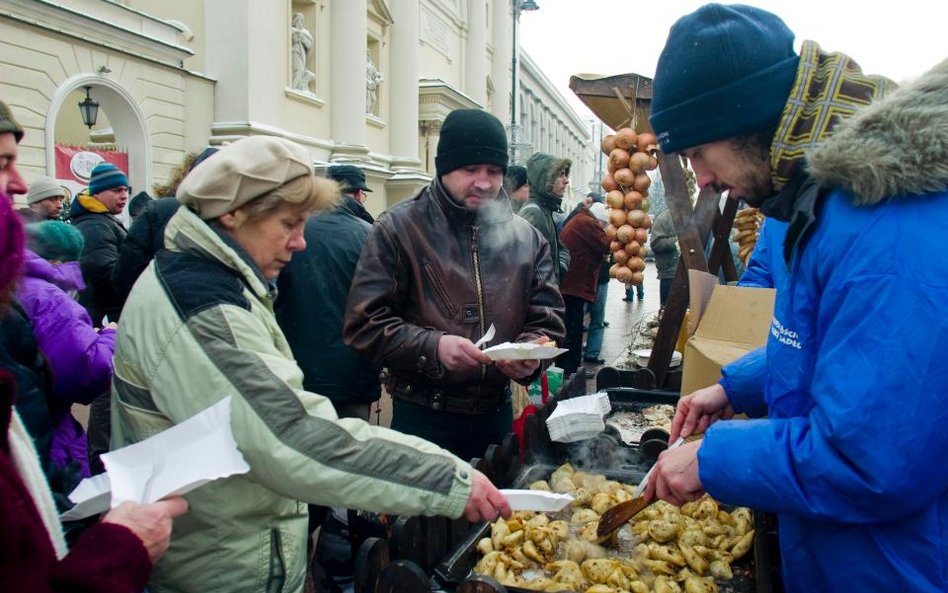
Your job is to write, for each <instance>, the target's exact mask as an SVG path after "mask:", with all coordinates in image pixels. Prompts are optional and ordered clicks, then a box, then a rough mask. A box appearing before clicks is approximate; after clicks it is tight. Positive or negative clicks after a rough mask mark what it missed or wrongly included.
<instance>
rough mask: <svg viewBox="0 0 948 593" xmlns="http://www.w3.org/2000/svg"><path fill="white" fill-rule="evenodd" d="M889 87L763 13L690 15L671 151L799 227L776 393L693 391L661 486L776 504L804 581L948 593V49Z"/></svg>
mask: <svg viewBox="0 0 948 593" xmlns="http://www.w3.org/2000/svg"><path fill="white" fill-rule="evenodd" d="M889 90H891V89H890V84H889V83H888V82H887V81H886V80H885V79H882V78H880V77H870V76H865V75H863V74H862V73H861V72H860V70H859V68H858V66H856V65H855V63H853V62H852V61H851V60H850V59H849V58H847V57H846V56H844V55H842V54H829V53H825V52H823V51H821V50H820V48H819V46H818V45H816V44H815V43H813V42H811V41H804V42H803V44H802V47H801V50H800V53H799V54H797V53H795V52H794V50H793V34H792V33H791V32H790V31H789V30H788V29H787V27H786V26H785V25H784V23H783V22H782V21H781V20H780V19H779V18H777V17H776V16H775V15H773V14H770V13H767V12H765V11H762V10H759V9H756V8H751V7H747V6H722V5H714V4H712V5H707V6H704V7H702V8H700V9H698V10H697V11H696V12H694V13H693V14H690V15H688V16H685V17H683V18H682V19H680V20H679V21H678V22H677V23H676V24H675V25H674V26H673V27H672V29H671V31H670V34H669V37H668V41H667V43H666V46H665V48H664V50H663V52H662V55H661V57H660V58H659V63H658V67H657V69H656V76H655V84H654V87H653V99H652V109H653V111H652V116H651V124H652V127H653V129H654V130H655V132H656V134H657V135H658V138H659V142H660V144H661V146H662V150H664V151H665V152H666V153H671V152H680V153H682V154H683V155H684V156H686V157H687V158H689V159H690V161H691V165H692V167H693V169H694V171H695V173H696V175H697V178H698V183H699V185H701V186H711V187H713V188H715V189H717V190H719V191H729V193H730V197H731V198H733V199H744V200H746V201H747V202H748V203H749V204H750V205H752V206H759V207H761V209H762V210H763V212H764V213H765V214H766V215H767V216H769V217H772V218H776V219H779V220H784V221H787V222H788V223H789V226H788V228H787V236H786V240H785V241H784V244H783V245H782V246H781V252H782V255H783V258H784V261H785V262H788V266H789V274H788V278H787V281H786V284H785V285H783V286H780V287H779V288H778V291H777V301H776V306H775V310H774V318H773V322H772V326H771V332H770V334H771V335H770V339H769V343H768V345H767V351H766V377H765V382H764V389H763V393H756V394H750V393H748V394H744V397H739V396H737V395H735V394H734V393H730V392H729V393H727V394H726V395H725V394H723V391H709V390H701V391H699V392H696V393H695V394H689V395H686V396H685V397H683V398H682V400H681V402H680V404H679V407H678V412H677V414H676V418H675V420H674V423H673V426H672V438H676V437H677V436H679V434H680V435H685V436H687V435H689V434H692V433H694V432H700V431H702V430H705V429H706V432H705V436H704V439H703V440H702V441H697V442H691V443H687V444H685V445H683V446H682V447H679V448H677V449H675V450H672V451H669V452H667V453H665V454H664V455H663V456H662V458H661V459H660V460H659V462H658V466H657V470H656V474H655V478H654V479H653V480H652V482H651V483H650V484H649V487H648V490H647V495H648V496H653V495H657V496H659V497H660V498H663V499H664V500H667V501H669V502H672V503H675V504H682V503H684V502H685V501H688V500H694V499H696V498H697V497H698V496H700V495H701V494H702V493H703V492H705V491H707V492H708V493H710V494H711V495H712V496H714V497H715V498H717V499H719V500H721V501H724V502H727V503H733V504H739V505H746V506H750V507H753V508H756V509H760V510H764V511H769V512H774V513H777V514H778V516H779V538H780V552H781V558H782V563H783V566H782V575H783V579H784V584H785V588H786V590H787V591H788V592H790V593H795V592H803V591H807V592H810V591H821V592H833V591H840V592H842V591H851V590H852V589H853V587H854V586H857V587H858V588H860V589H864V590H867V591H924V592H935V591H942V592H943V591H945V590H948V553H946V550H948V540H946V534H948V472H945V471H943V470H939V469H938V468H940V467H941V468H943V467H944V462H943V460H942V457H943V455H944V451H945V450H946V448H948V431H945V430H944V427H945V422H946V420H948V412H946V411H945V410H946V405H945V404H946V403H948V402H946V394H948V360H946V358H945V356H944V350H945V348H946V347H948V318H946V317H945V315H944V311H943V307H944V303H945V302H946V299H948V283H946V282H945V280H944V279H945V278H946V277H948V261H946V260H945V258H944V257H942V256H941V246H942V245H943V244H944V241H945V237H946V236H948V167H946V165H945V163H948V151H946V148H945V147H946V146H948V126H946V125H945V122H946V121H948V61H945V62H942V63H941V64H939V65H938V66H936V67H935V68H934V69H933V70H931V71H930V72H929V73H927V74H926V75H924V76H922V77H921V78H920V79H919V80H917V81H915V82H914V83H911V84H909V85H906V86H905V87H903V88H902V89H900V90H898V91H894V92H891V93H888V92H887V91H889ZM884 94H885V95H886V96H885V97H882V95H884ZM869 103H872V104H871V105H869ZM840 119H843V120H844V121H839V120H840ZM837 121H839V123H838V125H836V128H835V129H834V130H833V133H832V135H829V131H830V128H831V127H832V126H833V124H834V123H835V122H837ZM893 155H898V156H897V158H893ZM908 233H911V237H912V246H911V250H912V251H911V254H908V253H905V252H904V249H905V236H906V235H908ZM763 411H766V412H767V414H768V417H767V418H765V419H753V420H748V421H717V420H720V419H723V418H728V417H729V416H730V415H731V414H733V413H734V412H747V413H748V414H750V415H751V416H757V415H759V414H760V413H761V412H763ZM716 421H717V422H716ZM711 423H713V424H711ZM709 424H711V425H710V426H709ZM856 583H858V585H856Z"/></svg>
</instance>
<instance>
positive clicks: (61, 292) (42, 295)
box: [17, 250, 115, 465]
mask: <svg viewBox="0 0 948 593" xmlns="http://www.w3.org/2000/svg"><path fill="white" fill-rule="evenodd" d="M84 286H85V284H84V283H83V281H82V273H81V272H80V270H79V263H78V262H69V263H64V264H51V263H49V262H48V261H46V260H45V259H43V258H41V257H40V256H38V255H36V254H35V253H33V252H32V251H30V250H25V262H24V266H23V279H22V280H21V281H20V283H19V285H18V287H17V298H18V300H19V302H20V304H21V305H22V306H23V309H24V311H26V315H27V317H28V318H29V320H30V323H31V324H32V326H33V335H34V337H35V338H36V343H37V345H38V346H39V349H40V351H41V352H42V353H43V356H44V357H45V358H46V362H47V364H48V365H49V369H50V371H51V372H52V376H53V394H54V396H55V398H56V401H57V403H58V404H60V405H59V406H55V407H56V408H57V409H60V410H63V411H64V413H63V414H62V418H59V419H54V421H55V424H56V425H57V427H58V428H57V429H56V431H55V433H54V435H53V447H52V449H53V451H52V453H51V455H52V456H53V460H54V461H55V462H57V465H59V464H60V463H59V461H63V462H64V461H66V460H67V459H76V460H77V461H80V460H84V458H85V455H86V454H85V435H83V434H82V433H81V429H79V427H78V426H77V425H76V423H75V421H74V420H73V419H72V418H71V416H70V414H68V411H69V406H71V405H72V404H74V403H79V404H88V403H90V402H91V401H92V400H93V399H95V398H96V397H97V396H99V395H101V394H103V393H106V392H107V391H108V390H109V384H110V382H111V380H112V353H113V352H114V351H115V330H114V329H103V330H102V331H96V330H95V328H93V327H92V319H91V318H90V317H89V314H88V313H87V312H86V310H85V309H84V308H83V307H82V306H81V305H80V304H79V303H77V302H76V301H75V300H73V298H72V297H71V296H70V295H69V293H68V292H67V291H73V290H81V289H82V288H84Z"/></svg>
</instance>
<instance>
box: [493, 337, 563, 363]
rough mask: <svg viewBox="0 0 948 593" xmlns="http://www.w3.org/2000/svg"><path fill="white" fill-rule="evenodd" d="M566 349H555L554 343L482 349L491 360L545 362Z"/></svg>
mask: <svg viewBox="0 0 948 593" xmlns="http://www.w3.org/2000/svg"><path fill="white" fill-rule="evenodd" d="M566 351H567V350H566V348H557V347H556V342H553V341H550V342H545V343H543V344H537V343H536V342H504V343H503V344H497V345H496V346H491V347H490V348H485V349H484V354H486V355H487V356H488V357H489V358H490V359H491V360H547V359H550V358H556V357H557V356H559V355H560V354H563V353H564V352H566Z"/></svg>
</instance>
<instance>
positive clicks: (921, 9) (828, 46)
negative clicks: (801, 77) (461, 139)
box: [519, 0, 948, 119]
mask: <svg viewBox="0 0 948 593" xmlns="http://www.w3.org/2000/svg"><path fill="white" fill-rule="evenodd" d="M705 3H706V2H692V1H690V0H650V1H645V0H537V4H538V5H539V6H540V10H537V11H532V12H524V13H523V14H522V15H521V17H520V29H519V31H520V43H521V46H522V47H523V48H524V49H525V50H526V52H527V53H528V54H530V57H531V58H533V60H534V62H536V63H537V65H539V67H540V69H542V70H543V72H544V74H546V76H547V77H548V78H549V79H550V80H551V81H552V82H553V84H554V85H555V86H556V87H557V88H558V89H559V90H560V92H561V93H562V94H563V95H564V96H566V98H567V99H568V100H569V101H570V104H571V105H573V107H574V109H576V112H577V113H578V114H579V115H580V117H582V118H584V119H586V118H591V117H592V114H591V112H589V110H588V109H586V107H585V106H584V105H583V104H582V103H581V102H580V101H579V99H577V98H576V96H575V95H574V94H573V92H572V91H570V90H569V77H570V76H571V75H572V74H578V73H591V74H603V75H614V74H624V73H628V72H634V73H636V74H640V75H643V76H647V77H649V78H651V77H653V76H654V74H655V64H656V62H657V61H658V54H659V53H660V52H661V49H662V47H663V45H664V44H665V39H666V37H667V36H668V29H669V28H670V27H671V25H672V24H673V23H674V22H675V21H676V20H677V19H678V18H679V17H680V16H683V15H685V14H688V13H690V12H692V11H694V10H695V9H696V8H698V7H699V6H702V5H703V4H705ZM744 4H750V5H753V6H758V7H760V8H763V9H765V10H769V11H770V12H773V13H775V14H777V15H778V16H780V17H781V18H782V19H783V20H784V22H785V23H787V26H788V27H790V29H791V30H792V31H793V32H794V33H795V34H796V39H795V47H796V48H797V49H798V50H799V47H800V42H801V41H802V40H804V39H811V40H813V41H816V42H817V43H819V44H820V46H821V47H822V48H823V49H824V50H826V51H841V52H843V53H846V54H847V55H849V56H850V57H852V58H853V59H855V60H856V62H858V63H859V65H860V66H861V67H862V69H863V71H864V72H867V73H872V74H884V75H886V76H888V77H890V78H892V79H893V80H895V81H896V82H900V81H904V80H906V79H909V78H913V77H916V76H918V75H920V74H922V73H924V72H925V71H926V70H928V69H929V68H931V67H932V66H934V65H935V64H937V63H938V62H940V61H941V60H943V59H945V58H948V24H946V22H948V19H946V18H945V15H946V12H948V10H946V9H945V5H942V4H941V3H940V2H939V0H924V1H922V0H899V1H896V2H872V3H869V2H853V1H851V0H847V1H842V0H822V1H817V0H789V1H788V0H783V1H781V2H778V1H769V0H748V1H745V2H744ZM939 5H940V6H942V8H937V7H938V6H939Z"/></svg>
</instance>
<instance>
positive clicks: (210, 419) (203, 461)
mask: <svg viewBox="0 0 948 593" xmlns="http://www.w3.org/2000/svg"><path fill="white" fill-rule="evenodd" d="M230 406H231V397H230V396H228V397H225V398H224V399H222V400H220V401H219V402H217V403H216V404H214V405H212V406H211V407H209V408H207V409H206V410H204V411H203V412H200V413H198V414H196V415H194V416H192V417H191V418H188V419H187V420H185V421H184V422H182V423H180V424H177V425H175V426H172V427H171V428H169V429H168V430H165V431H163V432H160V433H158V434H156V435H155V436H153V437H150V438H148V439H145V440H144V441H141V442H138V443H135V444H134V445H129V446H127V447H122V448H121V449H117V450H115V451H111V452H109V453H106V454H104V455H102V461H103V463H104V464H105V469H106V472H107V474H108V479H102V478H101V474H100V476H93V477H92V478H87V479H85V480H83V481H82V482H81V483H80V484H79V486H77V487H76V489H75V490H73V491H72V493H70V495H69V498H70V500H72V501H73V502H75V503H76V507H74V508H73V509H71V510H70V511H68V512H67V513H64V514H63V519H64V520H69V519H81V518H83V517H88V516H91V515H94V514H97V513H101V512H104V511H106V510H108V508H109V506H111V507H112V508H115V507H117V506H118V505H119V504H121V503H122V502H125V501H126V500H131V501H133V502H138V503H143V504H147V503H152V502H156V501H158V500H161V499H162V498H165V497H167V496H173V495H178V494H185V493H187V492H190V491H191V490H194V489H195V488H197V487H199V486H202V485H203V484H206V483H207V482H210V481H212V480H216V479H219V478H226V477H227V476H231V475H234V474H242V473H247V472H248V471H250V466H249V465H247V462H246V461H245V460H244V457H243V455H241V453H240V451H239V450H238V449H237V443H236V442H235V441H234V435H233V433H232V432H231V428H230ZM93 481H94V482H93ZM110 490H111V496H110V497H106V496H105V495H106V494H109V492H110ZM109 500H111V503H110V504H109ZM93 501H96V502H95V503H94V502H93Z"/></svg>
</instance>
